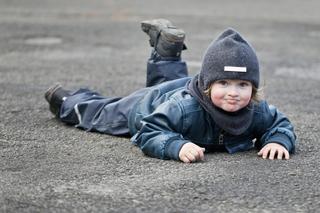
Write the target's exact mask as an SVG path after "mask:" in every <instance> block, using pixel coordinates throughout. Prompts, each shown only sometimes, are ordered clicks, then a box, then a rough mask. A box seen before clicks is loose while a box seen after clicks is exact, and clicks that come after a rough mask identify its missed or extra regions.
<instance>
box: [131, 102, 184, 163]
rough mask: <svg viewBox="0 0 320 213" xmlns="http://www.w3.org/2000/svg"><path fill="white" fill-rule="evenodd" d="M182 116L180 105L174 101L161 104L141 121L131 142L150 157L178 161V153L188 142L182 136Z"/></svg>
mask: <svg viewBox="0 0 320 213" xmlns="http://www.w3.org/2000/svg"><path fill="white" fill-rule="evenodd" d="M183 116H184V115H183V109H182V107H181V105H180V104H179V103H178V102H177V101H175V100H174V99H170V100H168V101H166V102H164V103H162V104H161V105H159V106H158V107H157V108H156V109H155V111H154V112H153V113H152V114H150V115H148V116H146V117H145V118H143V119H142V121H141V123H142V126H141V129H140V130H139V131H138V132H137V134H136V135H135V136H134V137H133V139H132V142H133V143H134V144H135V145H137V146H139V147H140V149H141V150H142V151H143V153H144V154H146V155H149V156H151V157H155V158H160V159H175V160H179V151H180V149H181V147H182V146H183V145H184V144H185V143H187V142H188V141H187V140H185V139H184V138H183V136H182V130H183Z"/></svg>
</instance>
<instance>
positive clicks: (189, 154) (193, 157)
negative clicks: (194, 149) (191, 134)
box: [186, 152, 196, 162]
mask: <svg viewBox="0 0 320 213" xmlns="http://www.w3.org/2000/svg"><path fill="white" fill-rule="evenodd" d="M186 157H187V158H188V159H189V161H190V162H195V161H196V158H195V156H193V154H192V153H190V152H188V153H186Z"/></svg>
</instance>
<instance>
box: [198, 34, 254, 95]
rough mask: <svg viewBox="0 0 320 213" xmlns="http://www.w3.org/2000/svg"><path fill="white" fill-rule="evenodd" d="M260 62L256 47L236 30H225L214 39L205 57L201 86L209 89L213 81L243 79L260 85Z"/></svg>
mask: <svg viewBox="0 0 320 213" xmlns="http://www.w3.org/2000/svg"><path fill="white" fill-rule="evenodd" d="M259 76H260V74H259V62H258V58H257V56H256V53H255V51H254V49H253V48H252V47H251V46H250V45H249V44H248V42H247V41H246V40H244V39H243V38H242V37H241V35H240V34H239V33H238V32H236V31H235V30H233V29H231V28H229V29H227V30H225V31H224V32H223V33H222V34H221V35H220V36H219V37H218V38H217V39H216V40H215V41H213V42H212V43H211V44H210V45H209V47H208V49H207V51H206V53H205V55H204V58H203V62H202V67H201V71H200V75H199V87H200V88H201V89H203V90H206V89H208V87H209V86H210V84H211V83H212V82H213V81H216V80H221V79H241V80H247V81H250V82H251V83H252V84H253V85H254V86H255V87H256V88H258V87H259Z"/></svg>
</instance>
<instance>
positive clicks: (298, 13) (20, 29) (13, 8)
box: [0, 0, 320, 212]
mask: <svg viewBox="0 0 320 213" xmlns="http://www.w3.org/2000/svg"><path fill="white" fill-rule="evenodd" d="M319 8H320V2H319V1H316V0H310V1H299V0H291V1H289V0H284V1H274V0H270V1H254V0H243V1H231V0H224V1H217V0H210V1H209V0H203V1H191V0H178V1H168V0H162V1H154V0H150V1H138V0H135V1H130V0H120V1H116V0H114V1H107V0H90V1H87V0H68V1H65V0H25V1H21V0H20V1H19V0H0V108H1V110H0V212H319V210H318V208H319V207H320V191H319V179H320V175H319V171H318V170H319V167H320V162H319V159H318V156H319V155H320V151H319V148H320V145H319V141H318V140H319V136H320V135H319V128H320V123H319V119H320V101H319V99H320V86H319V85H320V84H319V83H320V68H319V67H320V60H319V55H320V13H319ZM159 17H164V18H167V19H170V20H172V21H173V22H174V23H175V24H176V25H178V26H180V27H182V28H183V29H184V30H185V31H186V32H187V40H186V42H187V44H188V47H189V49H188V50H187V51H185V52H184V53H183V57H184V59H185V60H186V61H187V63H188V65H189V69H190V75H194V74H196V73H197V71H198V70H199V68H200V61H201V57H202V54H203V52H204V51H205V49H206V47H207V45H208V44H209V43H210V42H211V40H212V39H214V38H215V37H216V36H217V35H218V34H219V33H220V32H221V31H222V30H223V29H225V28H226V27H234V28H235V29H237V30H238V31H240V32H241V33H242V34H243V35H244V36H245V37H246V38H247V39H248V40H249V41H250V42H251V43H252V45H253V46H254V47H255V49H256V51H257V54H258V56H259V58H260V63H261V70H262V75H263V87H264V88H263V89H264V92H265V96H266V98H267V100H268V101H269V103H270V104H274V105H276V106H277V107H278V108H279V109H280V110H281V111H283V112H285V113H286V114H287V115H288V116H289V118H290V120H291V121H292V123H293V124H294V125H295V128H296V133H297V135H298V138H299V143H298V146H297V152H296V154H295V155H292V156H291V159H290V160H288V161H277V160H275V161H269V160H262V159H260V158H258V157H257V151H256V150H252V151H248V152H244V153H238V154H234V155H229V154H226V153H213V154H207V155H206V160H205V162H202V163H196V164H190V165H186V164H183V163H180V162H176V161H162V160H158V159H153V158H149V157H147V156H145V155H143V154H142V152H141V151H140V150H139V149H138V148H137V147H135V146H133V145H131V144H130V141H129V140H128V139H127V138H118V137H112V136H108V135H103V134H98V133H88V132H85V131H81V130H79V129H75V128H73V127H70V126H66V125H63V124H61V123H59V122H58V121H57V120H56V119H54V118H53V116H52V115H51V114H50V113H49V111H48V106H47V104H46V102H45V100H44V98H43V94H44V91H45V90H46V89H47V88H48V87H49V86H51V85H52V84H53V83H55V82H60V83H61V84H63V85H64V86H65V87H67V88H70V89H76V88H79V87H89V88H91V89H94V90H97V91H99V92H101V93H102V94H104V95H106V96H123V95H126V94H129V93H130V92H131V91H133V90H135V89H138V88H141V87H143V86H144V84H145V67H146V60H147V57H148V55H149V53H150V48H149V46H148V42H147V36H146V35H145V34H144V33H142V32H141V30H140V25H139V22H140V21H141V20H144V19H150V18H159Z"/></svg>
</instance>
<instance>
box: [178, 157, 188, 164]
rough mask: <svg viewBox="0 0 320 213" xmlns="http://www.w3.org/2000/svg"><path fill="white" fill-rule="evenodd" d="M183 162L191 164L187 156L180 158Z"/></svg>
mask: <svg viewBox="0 0 320 213" xmlns="http://www.w3.org/2000/svg"><path fill="white" fill-rule="evenodd" d="M180 159H181V161H182V162H184V163H190V161H189V159H188V158H187V157H186V156H183V157H181V158H180Z"/></svg>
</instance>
